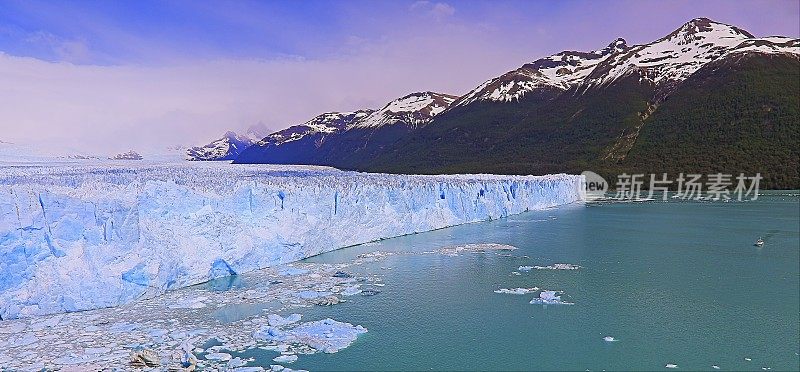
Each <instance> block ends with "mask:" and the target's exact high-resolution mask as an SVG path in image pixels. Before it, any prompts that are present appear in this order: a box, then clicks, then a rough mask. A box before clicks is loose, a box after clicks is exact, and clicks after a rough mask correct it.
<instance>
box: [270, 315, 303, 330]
mask: <svg viewBox="0 0 800 372" xmlns="http://www.w3.org/2000/svg"><path fill="white" fill-rule="evenodd" d="M302 317H303V316H302V315H300V314H292V315H289V316H287V317H285V318H284V317H282V316H280V315H278V314H269V315H267V321H268V322H269V325H271V326H273V327H281V326H285V325H288V324H293V323H297V322H299V321H300V319H301V318H302Z"/></svg>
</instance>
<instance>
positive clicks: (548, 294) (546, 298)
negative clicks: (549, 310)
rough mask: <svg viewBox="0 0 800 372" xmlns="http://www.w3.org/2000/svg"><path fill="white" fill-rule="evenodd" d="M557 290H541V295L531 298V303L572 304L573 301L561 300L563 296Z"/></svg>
mask: <svg viewBox="0 0 800 372" xmlns="http://www.w3.org/2000/svg"><path fill="white" fill-rule="evenodd" d="M557 293H558V292H557V291H541V292H539V297H536V298H534V299H532V300H531V304H537V305H539V304H541V305H572V303H571V302H564V301H561V296H559V295H557Z"/></svg>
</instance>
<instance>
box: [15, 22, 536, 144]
mask: <svg viewBox="0 0 800 372" xmlns="http://www.w3.org/2000/svg"><path fill="white" fill-rule="evenodd" d="M447 27H455V28H443V29H442V32H434V33H433V34H429V33H421V34H419V35H408V34H404V35H403V37H402V38H393V39H390V40H381V41H379V42H374V43H369V42H367V41H364V40H360V39H358V40H356V39H353V40H352V43H353V44H355V45H354V49H353V51H352V53H351V54H346V55H342V56H339V57H336V58H331V59H325V60H302V59H292V58H285V59H280V60H230V59H228V60H217V61H205V62H192V63H185V64H179V65H172V66H161V67H153V66H138V65H123V66H96V65H77V64H72V63H66V62H62V63H52V62H46V61H42V60H38V59H34V58H24V57H15V56H10V55H5V54H2V53H0V113H2V115H0V139H2V140H5V141H11V142H16V143H32V144H36V145H38V146H46V147H52V148H54V149H68V148H83V149H88V150H87V152H89V153H96V154H99V155H108V154H112V153H116V152H119V151H125V150H128V149H135V150H137V151H148V150H149V151H153V150H159V149H163V148H165V147H166V146H172V145H176V144H181V145H197V144H203V143H207V142H208V141H210V140H212V139H215V138H217V137H219V136H221V135H222V133H224V132H225V131H226V130H241V129H244V128H246V127H248V126H250V125H252V124H255V123H258V122H259V121H262V122H264V123H265V124H266V125H267V126H269V127H270V128H271V129H275V130H277V129H283V128H285V127H287V126H289V125H294V124H298V123H302V122H304V121H306V120H308V119H310V118H311V117H313V116H315V115H317V114H319V113H322V112H325V111H343V110H355V109H359V108H367V107H371V108H378V107H380V106H382V105H384V104H385V103H386V102H388V101H389V100H391V99H394V98H397V97H400V96H403V95H405V94H408V93H411V92H415V91H423V90H434V91H440V92H444V93H451V94H463V93H466V92H467V91H468V90H469V89H472V88H473V87H475V86H476V85H478V84H479V83H480V82H482V81H483V80H485V79H487V78H489V77H491V76H495V75H497V74H498V73H502V72H504V71H507V70H508V69H510V68H512V67H516V65H518V64H521V63H524V62H525V61H526V58H524V57H523V56H524V55H527V54H528V53H529V52H527V51H520V50H517V49H514V50H511V51H510V52H509V50H508V49H503V47H502V46H500V45H497V44H496V43H492V42H491V40H490V38H484V33H483V32H479V31H478V30H474V31H473V28H471V27H470V28H463V29H462V28H458V26H447ZM443 45H446V46H447V47H442V46H443ZM478 53H480V54H481V55H483V56H492V55H494V56H499V55H503V56H504V58H492V59H490V60H487V59H485V58H475V56H476V55H477V54H478ZM515 53H516V54H515ZM453 66H458V68H453Z"/></svg>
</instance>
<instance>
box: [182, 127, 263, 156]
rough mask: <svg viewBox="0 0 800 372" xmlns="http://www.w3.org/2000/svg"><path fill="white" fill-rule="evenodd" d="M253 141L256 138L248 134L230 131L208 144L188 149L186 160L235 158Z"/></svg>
mask: <svg viewBox="0 0 800 372" xmlns="http://www.w3.org/2000/svg"><path fill="white" fill-rule="evenodd" d="M253 142H254V140H253V139H252V138H250V137H248V136H245V135H238V134H236V133H235V132H230V131H228V132H225V135H223V136H222V138H220V139H217V140H215V141H212V142H211V143H209V144H207V145H204V146H196V147H191V148H188V149H186V160H192V161H197V160H205V161H211V160H234V159H236V157H237V156H239V154H241V153H242V151H244V149H246V148H247V147H249V146H250V145H252V144H253Z"/></svg>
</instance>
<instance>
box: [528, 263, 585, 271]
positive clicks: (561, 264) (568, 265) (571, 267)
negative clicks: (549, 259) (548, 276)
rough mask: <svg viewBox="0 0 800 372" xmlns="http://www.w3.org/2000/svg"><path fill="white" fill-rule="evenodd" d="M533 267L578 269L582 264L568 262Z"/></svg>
mask: <svg viewBox="0 0 800 372" xmlns="http://www.w3.org/2000/svg"><path fill="white" fill-rule="evenodd" d="M528 267H530V266H528ZM533 268H534V269H536V270H578V269H580V268H581V266H578V265H573V264H568V263H557V264H552V265H548V266H534V267H533Z"/></svg>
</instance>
